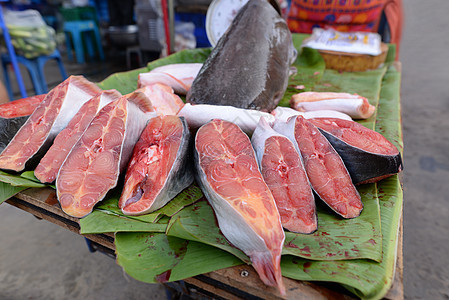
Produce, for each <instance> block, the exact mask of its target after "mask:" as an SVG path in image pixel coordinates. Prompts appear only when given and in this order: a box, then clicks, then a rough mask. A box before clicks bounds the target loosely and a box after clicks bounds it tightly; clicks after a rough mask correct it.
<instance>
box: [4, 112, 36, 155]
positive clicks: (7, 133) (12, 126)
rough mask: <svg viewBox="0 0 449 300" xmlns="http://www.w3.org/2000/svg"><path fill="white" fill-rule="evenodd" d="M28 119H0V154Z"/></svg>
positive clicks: (23, 117)
mask: <svg viewBox="0 0 449 300" xmlns="http://www.w3.org/2000/svg"><path fill="white" fill-rule="evenodd" d="M28 118H29V116H22V117H15V118H0V153H2V152H3V150H4V149H5V148H6V146H8V144H9V142H10V141H11V140H12V138H13V137H14V136H15V135H16V133H17V131H19V129H20V128H21V127H22V126H23V124H25V122H26V121H27V120H28Z"/></svg>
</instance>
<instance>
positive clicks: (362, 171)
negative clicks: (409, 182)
mask: <svg viewBox="0 0 449 300" xmlns="http://www.w3.org/2000/svg"><path fill="white" fill-rule="evenodd" d="M311 122H312V123H313V124H314V125H315V126H317V127H318V129H319V130H320V131H321V133H322V134H323V135H324V136H325V137H326V138H327V140H328V141H329V142H330V143H331V145H332V146H333V147H334V149H335V150H336V151H337V152H338V154H339V155H340V156H341V158H342V159H343V162H344V163H345V166H346V168H347V169H348V172H349V174H350V175H351V178H352V182H353V183H354V184H355V185H359V184H364V183H372V182H377V181H379V180H381V179H384V178H386V177H389V176H391V175H394V174H397V173H399V172H401V171H402V169H403V166H402V158H401V153H400V152H399V151H398V150H397V148H396V147H395V146H394V145H393V144H391V143H390V142H389V141H388V140H387V139H385V138H384V137H383V136H382V135H381V134H380V133H378V132H375V131H373V130H371V129H368V128H366V127H364V126H363V125H360V124H359V123H357V122H353V121H340V120H335V119H332V118H320V119H315V120H311ZM323 122H325V123H329V124H323ZM337 123H339V124H342V125H344V127H343V126H338V125H337ZM334 124H335V125H334ZM345 128H349V129H350V128H354V130H351V132H352V134H356V135H357V136H358V137H359V139H366V138H367V137H369V136H370V134H373V135H375V136H376V137H377V138H378V139H382V140H385V141H384V142H383V143H384V145H390V147H391V150H390V151H391V152H389V153H388V152H387V153H384V154H382V153H379V151H375V152H373V151H372V150H369V149H366V148H365V149H364V148H363V147H361V146H360V145H354V144H351V143H350V142H349V141H348V140H345V139H343V138H342V137H341V135H342V134H344V133H343V130H344V129H345ZM385 142H387V143H385Z"/></svg>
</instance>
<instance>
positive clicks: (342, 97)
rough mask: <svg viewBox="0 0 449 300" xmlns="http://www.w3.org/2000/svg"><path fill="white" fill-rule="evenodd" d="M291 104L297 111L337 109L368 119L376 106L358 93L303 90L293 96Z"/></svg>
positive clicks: (357, 117)
mask: <svg viewBox="0 0 449 300" xmlns="http://www.w3.org/2000/svg"><path fill="white" fill-rule="evenodd" d="M290 106H291V107H292V108H294V109H296V110H297V111H303V112H304V111H305V112H307V111H314V110H336V111H339V112H342V113H345V114H348V115H349V116H351V118H353V119H368V118H369V117H371V116H372V115H373V114H374V111H375V110H376V107H375V106H373V105H371V104H370V103H369V101H368V99H367V98H365V97H362V96H360V95H357V94H349V93H333V92H302V93H298V94H295V95H293V96H292V98H291V100H290Z"/></svg>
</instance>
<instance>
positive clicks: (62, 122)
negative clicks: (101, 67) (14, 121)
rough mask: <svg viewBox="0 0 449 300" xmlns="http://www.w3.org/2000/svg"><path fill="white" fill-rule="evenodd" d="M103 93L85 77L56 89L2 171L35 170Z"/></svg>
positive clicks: (1, 158)
mask: <svg viewBox="0 0 449 300" xmlns="http://www.w3.org/2000/svg"><path fill="white" fill-rule="evenodd" d="M99 92H101V89H100V88H99V87H98V86H97V85H95V84H94V83H92V82H90V81H88V80H87V79H85V78H84V77H83V76H70V77H69V78H67V79H66V80H65V81H63V82H62V83H60V84H59V85H58V86H56V87H55V88H54V89H52V90H51V91H50V92H49V93H48V94H47V96H46V97H45V99H44V100H43V101H42V102H41V103H40V104H39V106H38V107H37V108H36V109H35V110H34V112H33V113H32V114H31V116H30V117H29V118H28V120H27V121H26V122H25V124H24V125H23V126H22V127H21V128H20V129H19V131H18V132H17V134H16V135H15V136H14V138H13V139H12V140H11V141H10V143H9V144H8V145H7V146H6V148H5V149H4V150H3V152H2V153H1V154H0V169H6V170H12V171H16V172H19V171H23V170H24V169H34V168H35V167H36V166H37V164H38V163H39V161H40V159H41V158H42V157H43V155H44V154H45V153H46V152H47V150H48V148H50V146H51V144H52V142H53V139H54V138H55V137H56V135H57V134H58V133H59V132H60V131H61V130H62V129H64V128H65V127H66V126H67V124H68V123H69V122H70V120H71V119H72V118H73V116H74V115H75V114H76V112H77V111H78V110H79V109H80V108H81V106H82V105H83V104H84V103H85V102H86V101H88V100H90V99H91V98H92V97H93V96H94V95H96V94H97V93H99Z"/></svg>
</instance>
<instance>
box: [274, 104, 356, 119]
mask: <svg viewBox="0 0 449 300" xmlns="http://www.w3.org/2000/svg"><path fill="white" fill-rule="evenodd" d="M271 114H272V115H273V116H274V117H275V118H276V119H278V120H280V121H283V122H287V121H288V119H289V118H290V117H293V116H303V117H304V118H306V119H314V118H339V119H343V120H350V121H352V118H351V117H350V116H349V115H347V114H345V113H342V112H339V111H336V110H313V111H305V112H301V111H297V110H295V109H293V108H290V107H283V106H278V107H276V108H275V109H274V110H273V111H272V112H271Z"/></svg>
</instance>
